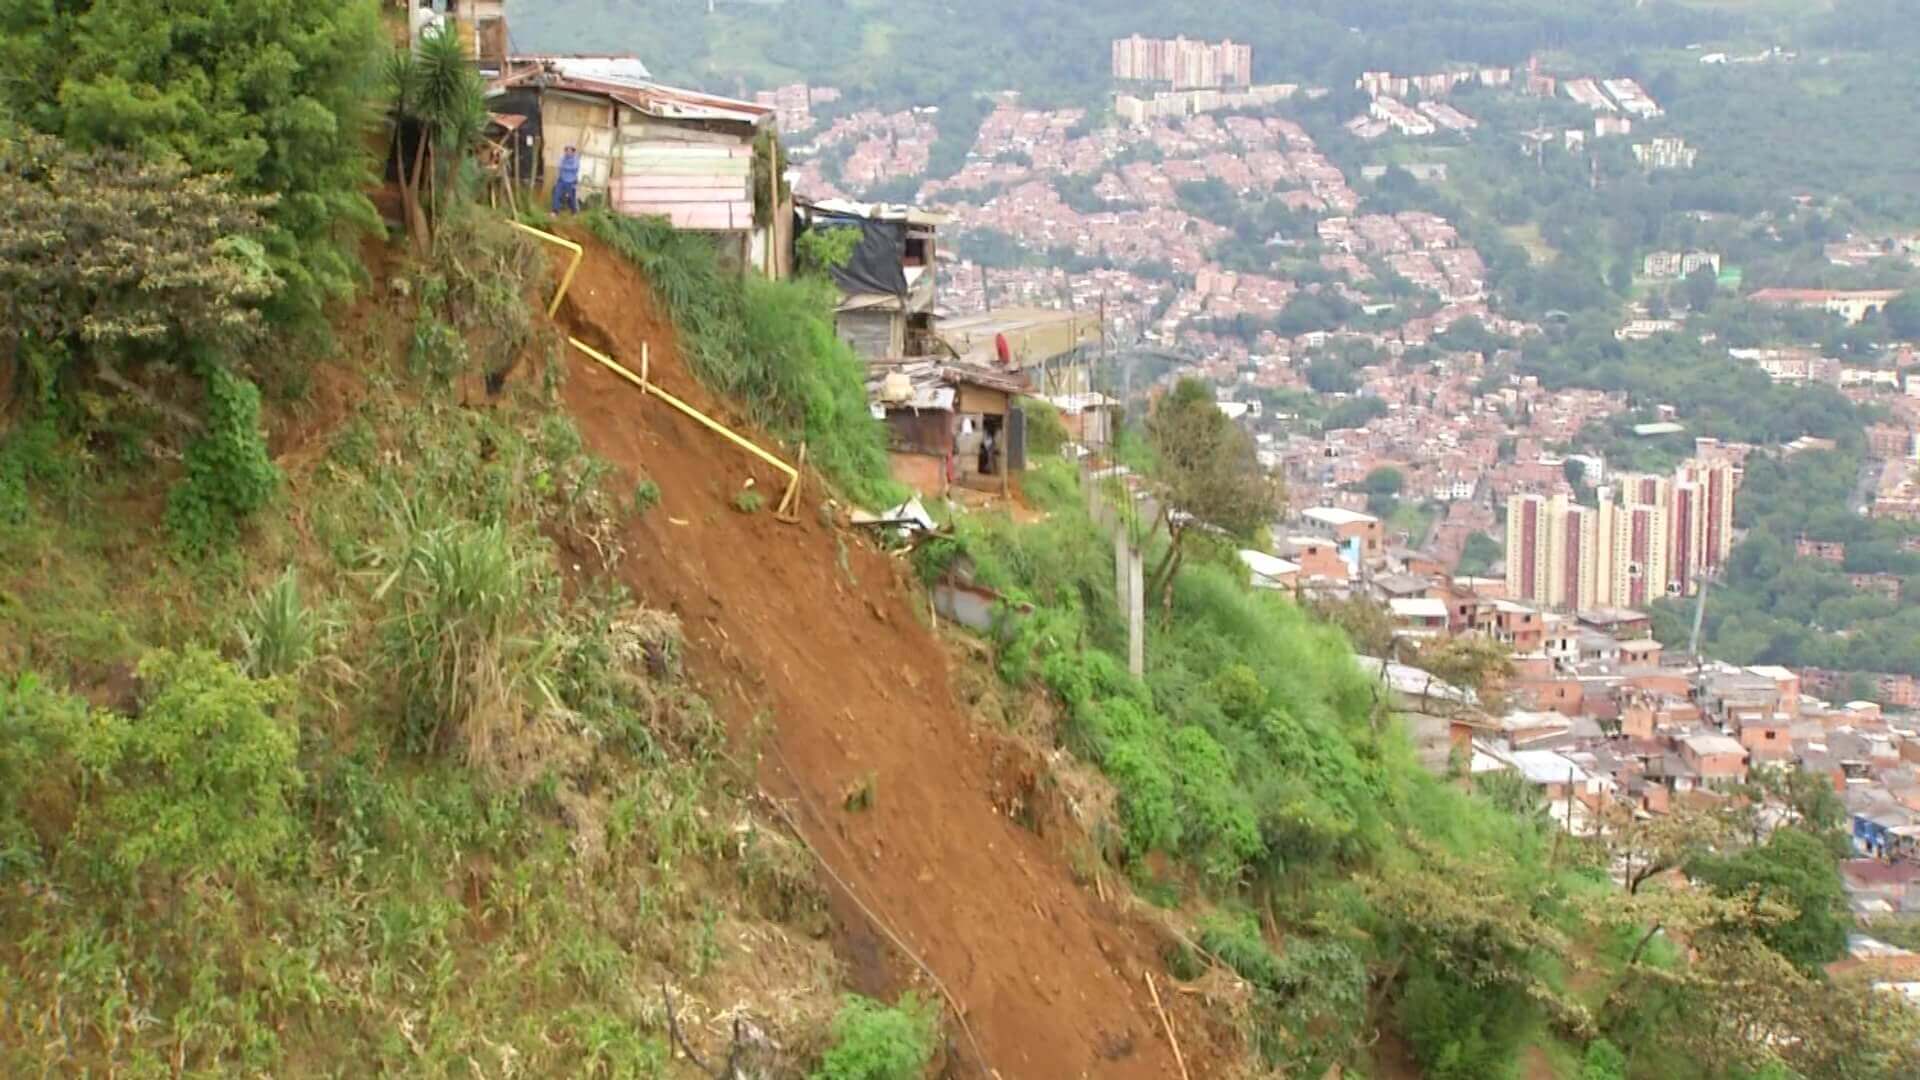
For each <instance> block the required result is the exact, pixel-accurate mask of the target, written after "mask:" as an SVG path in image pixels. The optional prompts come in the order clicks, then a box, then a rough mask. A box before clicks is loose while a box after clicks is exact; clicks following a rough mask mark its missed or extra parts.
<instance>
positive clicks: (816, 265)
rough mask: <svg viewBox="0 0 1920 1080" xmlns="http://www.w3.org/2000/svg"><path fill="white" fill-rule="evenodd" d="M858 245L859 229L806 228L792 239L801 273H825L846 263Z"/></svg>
mask: <svg viewBox="0 0 1920 1080" xmlns="http://www.w3.org/2000/svg"><path fill="white" fill-rule="evenodd" d="M859 246H860V230H859V229H845V228H841V229H827V228H821V229H808V230H807V231H806V232H803V233H801V234H800V235H799V236H798V237H796V238H795V239H794V241H793V254H794V259H795V261H796V262H797V263H798V264H799V269H800V272H801V273H803V274H825V273H827V272H828V271H829V270H837V269H839V268H840V267H842V266H845V265H847V260H848V259H851V258H852V257H853V249H854V248H857V247H859Z"/></svg>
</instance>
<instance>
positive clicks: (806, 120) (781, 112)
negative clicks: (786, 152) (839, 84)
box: [753, 83, 840, 135]
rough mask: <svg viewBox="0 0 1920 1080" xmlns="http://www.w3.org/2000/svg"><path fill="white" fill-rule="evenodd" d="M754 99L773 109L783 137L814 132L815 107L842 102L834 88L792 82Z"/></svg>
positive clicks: (755, 96)
mask: <svg viewBox="0 0 1920 1080" xmlns="http://www.w3.org/2000/svg"><path fill="white" fill-rule="evenodd" d="M753 100H754V102H755V103H756V104H760V105H765V106H767V107H768V108H770V109H772V110H773V114H774V117H775V118H776V120H777V121H778V122H779V124H780V132H781V134H783V135H798V134H800V133H801V132H805V131H811V130H812V129H813V125H814V119H813V107H814V106H815V105H825V104H827V103H828V102H833V101H838V100H840V91H839V90H836V89H834V88H833V87H831V86H808V85H807V84H806V83H790V84H788V85H786V86H782V87H777V88H775V89H773V90H762V91H760V92H758V93H756V94H754V95H753Z"/></svg>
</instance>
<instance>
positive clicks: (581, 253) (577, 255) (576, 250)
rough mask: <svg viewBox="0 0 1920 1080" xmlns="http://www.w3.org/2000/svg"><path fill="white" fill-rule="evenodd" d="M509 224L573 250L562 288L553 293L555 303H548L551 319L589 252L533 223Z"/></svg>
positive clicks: (548, 312) (561, 279)
mask: <svg viewBox="0 0 1920 1080" xmlns="http://www.w3.org/2000/svg"><path fill="white" fill-rule="evenodd" d="M507 224H509V225H511V226H513V227H514V228H516V229H519V230H520V231H521V232H523V233H530V234H532V235H534V236H536V237H539V238H540V239H542V240H545V241H546V242H547V243H549V244H553V245H556V246H558V247H563V248H566V249H567V250H568V251H571V252H573V261H572V262H570V263H568V264H567V272H566V273H565V274H563V275H561V277H560V288H559V289H558V290H556V291H555V292H554V294H553V303H551V304H548V305H547V318H549V319H551V318H553V316H554V314H555V313H556V312H558V311H559V310H560V300H561V298H562V297H564V296H566V295H567V288H568V286H571V285H572V284H573V275H574V271H576V270H579V269H580V260H581V259H583V258H585V257H586V254H587V253H586V251H585V250H584V249H582V248H581V247H580V245H579V244H576V243H574V242H573V241H571V240H569V239H567V238H566V237H564V236H555V235H554V234H552V233H550V232H547V231H545V230H543V229H536V228H534V227H533V226H531V225H522V224H521V223H519V222H517V221H509V222H507Z"/></svg>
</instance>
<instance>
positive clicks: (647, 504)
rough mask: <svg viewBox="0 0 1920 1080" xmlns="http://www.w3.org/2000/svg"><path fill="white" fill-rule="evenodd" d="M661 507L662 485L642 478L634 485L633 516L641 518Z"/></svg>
mask: <svg viewBox="0 0 1920 1080" xmlns="http://www.w3.org/2000/svg"><path fill="white" fill-rule="evenodd" d="M659 505H660V485H659V484H656V483H654V482H653V481H652V480H650V479H647V478H645V477H642V478H641V479H640V480H638V481H636V482H635V483H634V485H633V516H634V517H641V516H644V515H645V514H646V512H647V511H649V510H651V509H653V508H654V507H656V506H659Z"/></svg>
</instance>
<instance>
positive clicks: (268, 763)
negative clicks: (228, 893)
mask: <svg viewBox="0 0 1920 1080" xmlns="http://www.w3.org/2000/svg"><path fill="white" fill-rule="evenodd" d="M140 678H141V680H142V681H143V682H144V683H145V684H146V686H147V687H148V690H147V693H146V694H145V696H144V697H145V699H144V702H143V706H142V708H141V711H140V715H139V716H138V717H127V716H120V715H118V714H115V713H110V712H96V713H94V714H93V716H92V717H91V719H90V720H89V721H88V723H87V725H86V727H85V728H84V729H83V732H82V734H81V735H80V736H79V738H78V739H77V741H76V743H75V747H74V754H75V757H76V759H77V760H78V761H79V763H80V764H81V766H82V767H84V768H85V769H86V771H87V773H88V774H89V775H90V776H92V777H93V778H94V780H95V783H96V785H97V786H96V790H97V791H98V792H99V803H98V807H97V810H96V813H95V816H94V818H93V820H92V821H91V822H90V823H89V825H88V827H87V832H88V833H90V834H93V835H95V836H97V837H98V839H99V840H100V841H102V842H103V843H105V844H106V845H108V846H109V847H110V849H111V858H112V861H113V862H114V864H115V865H117V866H118V867H119V868H121V869H122V870H125V871H128V872H140V871H145V870H153V871H158V872H162V873H183V874H184V873H211V872H215V871H218V870H223V869H225V870H232V871H235V872H237V873H241V874H246V873H250V872H252V871H255V870H258V869H261V868H262V867H264V866H265V865H267V864H268V863H269V862H271V861H272V860H274V859H275V858H276V857H278V856H279V855H280V853H281V852H282V851H284V850H285V849H286V847H287V846H288V844H289V843H290V842H291V841H292V839H293V837H294V836H295V834H296V833H297V832H298V831H299V826H298V823H297V822H296V820H295V818H294V817H293V814H292V811H291V809H290V808H289V806H288V800H289V799H290V798H292V796H293V795H294V794H295V793H296V792H297V791H298V790H299V789H300V787H301V784H302V778H301V774H300V770H299V768H298V766H297V765H296V764H295V758H296V755H297V753H298V750H299V740H298V738H297V737H296V735H295V732H294V728H293V724H292V723H291V722H290V721H287V720H284V719H281V718H279V717H276V716H275V715H274V714H273V709H274V706H275V705H276V704H278V700H279V697H280V691H279V690H278V689H277V688H276V686H275V685H274V684H273V683H269V682H256V681H254V680H252V679H249V678H247V677H246V676H245V675H242V674H241V673H240V672H239V671H238V670H236V669H235V668H234V667H233V665H231V664H229V663H227V662H226V661H225V660H222V659H221V658H220V657H218V656H216V655H215V654H213V653H211V652H207V651H206V650H204V649H190V650H188V651H187V652H184V653H172V652H165V651H162V652H156V653H152V654H150V655H148V656H147V658H146V659H144V660H142V661H141V662H140Z"/></svg>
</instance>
